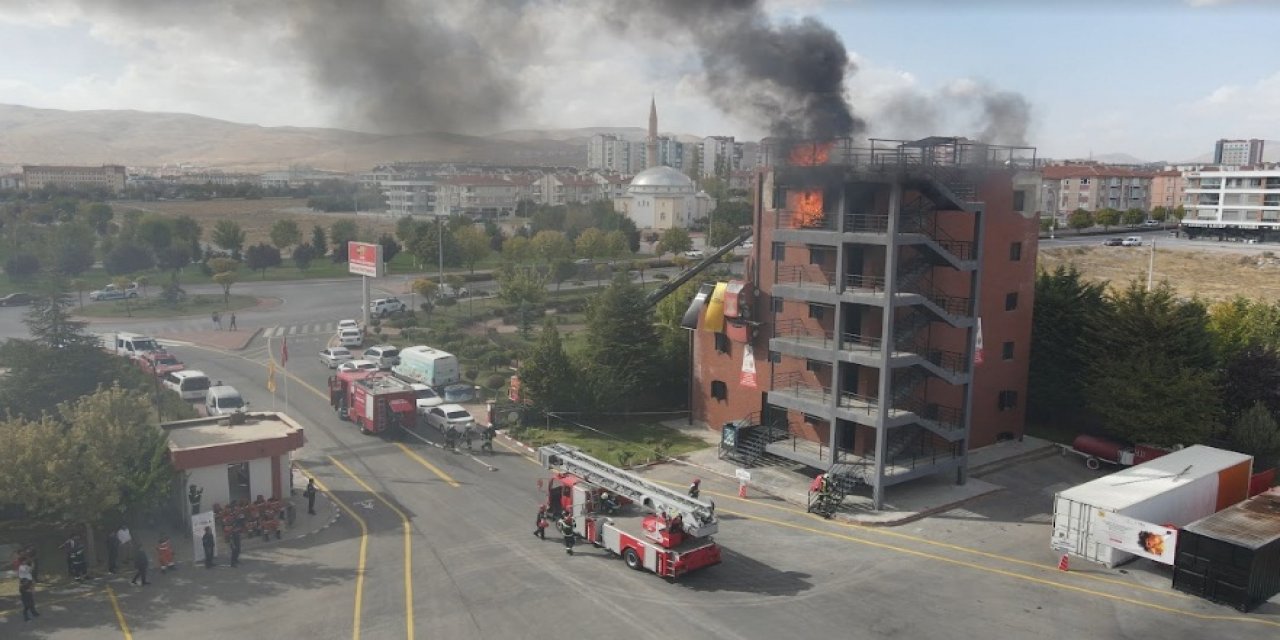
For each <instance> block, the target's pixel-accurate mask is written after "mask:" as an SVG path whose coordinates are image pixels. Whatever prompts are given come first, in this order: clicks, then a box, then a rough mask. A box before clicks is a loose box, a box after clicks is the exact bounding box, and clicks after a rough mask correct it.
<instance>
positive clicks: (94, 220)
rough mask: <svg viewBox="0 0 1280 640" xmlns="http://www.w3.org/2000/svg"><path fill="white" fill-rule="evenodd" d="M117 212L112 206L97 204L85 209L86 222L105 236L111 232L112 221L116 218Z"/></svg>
mask: <svg viewBox="0 0 1280 640" xmlns="http://www.w3.org/2000/svg"><path fill="white" fill-rule="evenodd" d="M115 215H116V214H115V211H113V210H112V209H111V206H110V205H107V204H104V203H101V202H95V203H93V204H91V205H89V206H88V207H87V208H86V209H85V215H84V217H85V222H88V223H89V226H90V227H92V228H93V230H94V231H96V232H97V234H98V235H100V236H105V235H107V234H108V233H109V232H110V231H111V219H112V218H114V217H115Z"/></svg>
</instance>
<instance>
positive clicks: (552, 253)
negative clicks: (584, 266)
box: [529, 230, 573, 264]
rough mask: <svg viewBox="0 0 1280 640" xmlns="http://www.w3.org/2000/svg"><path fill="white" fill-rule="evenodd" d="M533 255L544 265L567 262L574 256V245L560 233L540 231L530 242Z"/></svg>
mask: <svg viewBox="0 0 1280 640" xmlns="http://www.w3.org/2000/svg"><path fill="white" fill-rule="evenodd" d="M529 247H530V248H531V249H532V250H533V254H534V255H535V256H537V257H538V260H539V261H540V262H543V263H544V264H552V263H554V262H555V261H556V260H565V259H568V258H570V257H572V256H573V243H572V242H570V241H569V238H567V237H566V236H565V235H564V233H563V232H560V231H551V230H547V231H539V232H537V233H535V234H534V235H533V238H532V239H530V240H529Z"/></svg>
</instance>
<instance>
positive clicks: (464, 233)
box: [453, 226, 490, 273]
mask: <svg viewBox="0 0 1280 640" xmlns="http://www.w3.org/2000/svg"><path fill="white" fill-rule="evenodd" d="M453 238H454V241H456V242H457V243H458V259H459V260H461V261H462V266H464V267H466V268H467V271H469V272H471V273H475V271H476V263H478V262H480V261H481V260H484V259H485V258H487V257H489V247H490V244H489V236H488V235H487V234H486V233H485V232H484V230H483V229H480V228H478V227H475V226H466V227H463V228H461V229H458V230H457V231H455V232H454V234H453Z"/></svg>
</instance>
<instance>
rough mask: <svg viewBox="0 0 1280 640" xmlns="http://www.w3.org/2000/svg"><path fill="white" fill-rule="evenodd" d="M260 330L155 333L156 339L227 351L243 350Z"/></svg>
mask: <svg viewBox="0 0 1280 640" xmlns="http://www.w3.org/2000/svg"><path fill="white" fill-rule="evenodd" d="M261 332H262V328H256V329H240V330H237V331H217V330H214V329H210V330H208V331H173V332H168V333H157V334H156V335H155V337H156V339H157V340H169V341H173V342H189V343H191V344H195V345H199V346H202V347H214V348H216V349H226V350H227V351H243V350H244V348H245V347H247V346H249V343H250V342H253V339H254V338H256V337H258V334H259V333H261Z"/></svg>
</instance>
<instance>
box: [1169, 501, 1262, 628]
mask: <svg viewBox="0 0 1280 640" xmlns="http://www.w3.org/2000/svg"><path fill="white" fill-rule="evenodd" d="M1173 588H1174V589H1177V590H1179V591H1185V592H1187V593H1190V594H1192V595H1197V596H1200V597H1202V598H1205V599H1208V600H1212V601H1214V602H1220V603H1222V604H1226V605H1230V606H1233V607H1235V608H1237V609H1239V610H1240V611H1248V610H1250V609H1253V608H1254V607H1256V606H1258V605H1260V604H1262V603H1263V602H1266V601H1267V600H1268V599H1270V598H1271V597H1272V596H1274V595H1276V594H1277V593H1280V489H1272V490H1270V491H1267V492H1266V493H1262V494H1259V495H1257V496H1254V497H1253V498H1250V499H1248V500H1246V501H1244V502H1242V503H1240V504H1237V505H1235V506H1232V507H1228V508H1227V509H1224V510H1223V511H1220V512H1218V513H1215V514H1213V515H1211V516H1209V517H1207V518H1202V519H1200V520H1196V521H1195V522H1192V523H1191V524H1189V525H1187V526H1186V527H1185V528H1184V529H1183V530H1182V531H1181V533H1179V534H1178V552H1177V556H1176V558H1175V560H1174V565H1173Z"/></svg>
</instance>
